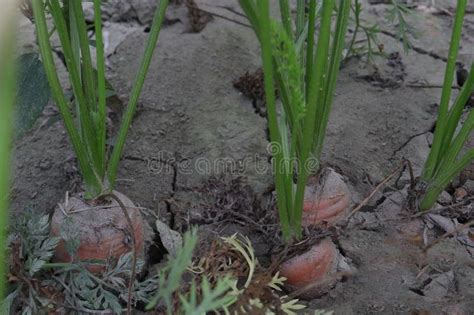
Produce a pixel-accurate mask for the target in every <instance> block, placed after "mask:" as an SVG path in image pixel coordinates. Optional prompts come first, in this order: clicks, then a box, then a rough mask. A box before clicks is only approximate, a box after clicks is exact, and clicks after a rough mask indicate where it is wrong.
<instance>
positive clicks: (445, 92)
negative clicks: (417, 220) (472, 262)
mask: <svg viewBox="0 0 474 315" xmlns="http://www.w3.org/2000/svg"><path fill="white" fill-rule="evenodd" d="M466 5H467V0H460V1H458V4H457V8H456V16H455V19H454V24H453V31H452V35H451V44H450V49H449V55H448V62H447V64H446V70H445V75H444V83H443V89H442V92H441V101H440V105H439V112H438V120H437V122H436V129H435V133H434V137H433V144H432V146H431V150H430V153H429V155H428V159H427V160H426V162H425V165H424V168H423V172H422V174H421V180H422V181H423V183H424V184H426V185H427V187H426V192H425V194H424V197H423V199H422V200H421V203H420V210H422V211H425V210H428V209H430V208H431V207H432V206H433V204H434V203H435V202H436V199H437V198H438V195H439V194H440V193H441V192H442V191H443V189H444V188H445V187H446V186H447V185H448V184H449V182H450V181H451V180H453V179H454V177H456V176H457V175H458V174H459V173H460V172H461V171H462V170H463V169H464V168H465V167H466V166H467V165H468V164H469V163H471V162H472V161H473V160H474V149H470V150H468V151H467V153H465V154H464V155H461V154H460V152H461V149H462V148H463V146H464V144H465V142H466V141H467V140H468V138H469V135H470V134H471V131H472V129H473V128H474V111H473V110H470V112H469V114H468V116H467V118H466V120H465V121H464V123H463V125H462V127H461V128H460V129H459V131H458V132H457V133H456V130H457V128H458V126H459V124H460V119H461V116H462V112H463V109H464V106H465V104H466V102H467V101H468V98H469V96H470V95H471V93H473V91H474V63H473V64H472V65H471V69H470V72H469V76H468V78H467V80H466V82H465V83H464V86H463V87H462V89H461V91H460V92H459V94H458V95H457V97H456V100H455V101H454V104H453V105H452V106H451V108H449V103H450V98H451V93H452V83H453V80H454V74H455V68H456V60H457V56H458V51H459V44H460V41H461V33H462V25H463V21H464V14H465V11H466Z"/></svg>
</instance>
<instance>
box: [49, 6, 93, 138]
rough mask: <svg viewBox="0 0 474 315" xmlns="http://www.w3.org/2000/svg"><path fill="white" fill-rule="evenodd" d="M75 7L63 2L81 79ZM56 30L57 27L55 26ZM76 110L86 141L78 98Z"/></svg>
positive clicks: (80, 131) (79, 47) (80, 130)
mask: <svg viewBox="0 0 474 315" xmlns="http://www.w3.org/2000/svg"><path fill="white" fill-rule="evenodd" d="M47 4H48V8H49V10H50V11H52V10H53V9H52V8H51V4H50V3H49V2H47ZM73 10H74V9H73V7H72V6H71V5H70V0H64V1H63V10H62V11H63V16H64V20H65V21H66V22H67V23H66V26H67V28H68V29H67V31H68V34H69V38H70V39H71V48H72V53H73V56H74V65H75V66H76V71H77V73H79V77H82V71H81V45H80V44H79V34H78V31H77V23H76V17H75V14H74V12H73ZM54 27H55V28H56V26H54ZM73 101H74V108H75V110H76V116H77V117H76V119H77V120H78V121H79V124H78V128H79V134H80V135H81V137H82V139H85V137H86V136H85V134H84V126H83V125H84V122H83V121H82V120H81V110H80V107H79V106H80V105H79V102H78V100H77V99H76V98H74V100H73Z"/></svg>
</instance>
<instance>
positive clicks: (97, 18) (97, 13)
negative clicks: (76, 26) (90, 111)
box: [94, 0, 107, 170]
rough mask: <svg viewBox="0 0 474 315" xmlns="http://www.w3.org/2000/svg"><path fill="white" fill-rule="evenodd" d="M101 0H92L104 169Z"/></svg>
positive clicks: (101, 155) (104, 105)
mask: <svg viewBox="0 0 474 315" xmlns="http://www.w3.org/2000/svg"><path fill="white" fill-rule="evenodd" d="M101 2H102V1H101V0H94V27H95V42H96V43H95V47H96V59H97V92H98V93H97V94H98V123H97V127H98V131H97V133H98V142H99V148H98V152H99V153H100V158H99V160H100V165H101V166H102V168H103V169H104V170H105V167H106V165H105V159H106V140H107V129H106V127H107V120H106V119H107V106H106V95H105V91H106V87H105V53H104V39H103V36H102V17H101Z"/></svg>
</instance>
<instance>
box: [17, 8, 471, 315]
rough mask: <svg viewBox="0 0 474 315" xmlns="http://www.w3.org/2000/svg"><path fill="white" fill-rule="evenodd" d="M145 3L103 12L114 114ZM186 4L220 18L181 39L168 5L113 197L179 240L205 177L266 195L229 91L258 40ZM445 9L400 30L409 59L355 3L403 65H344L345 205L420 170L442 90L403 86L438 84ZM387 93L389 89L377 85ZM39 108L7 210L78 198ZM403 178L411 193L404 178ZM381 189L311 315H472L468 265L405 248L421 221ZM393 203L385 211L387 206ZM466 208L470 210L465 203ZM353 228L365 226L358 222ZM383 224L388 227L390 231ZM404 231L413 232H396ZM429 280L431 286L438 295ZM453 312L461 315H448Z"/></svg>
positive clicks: (340, 153)
mask: <svg viewBox="0 0 474 315" xmlns="http://www.w3.org/2000/svg"><path fill="white" fill-rule="evenodd" d="M150 2H153V1H143V2H140V1H132V2H131V3H130V4H128V6H126V5H124V2H123V1H111V4H109V5H110V6H115V8H116V9H115V11H114V10H112V9H110V8H109V10H108V11H107V12H109V13H107V14H108V15H107V16H106V18H107V19H108V21H107V28H106V29H107V30H108V31H109V32H110V34H111V36H112V37H113V38H114V39H113V40H114V41H116V42H114V43H113V47H114V48H113V51H110V52H109V53H110V57H109V59H108V66H109V76H108V79H109V81H110V82H111V83H112V85H113V86H114V88H115V89H116V91H117V94H118V96H119V97H120V99H121V101H122V102H123V103H124V104H126V103H127V100H128V95H129V92H130V89H131V85H132V83H133V79H134V76H135V73H136V70H137V68H138V66H139V61H140V58H141V54H142V52H143V50H144V46H145V42H146V38H147V35H148V34H147V33H146V32H145V31H146V24H147V23H149V21H150V16H149V11H151V9H150V8H149V3H150ZM196 2H197V4H198V5H199V6H200V7H201V8H202V9H205V10H206V11H210V12H213V13H214V14H217V15H219V16H214V17H213V19H212V20H211V21H210V22H209V23H207V25H205V27H204V28H203V29H202V30H201V31H200V32H198V33H193V32H189V29H190V28H189V25H190V21H189V19H188V16H187V10H186V8H185V7H184V6H179V5H174V4H172V5H171V6H170V8H169V11H168V14H167V20H168V22H169V23H168V25H166V26H165V27H164V28H163V30H162V32H161V34H160V39H159V43H158V47H157V50H156V55H155V58H154V59H153V61H152V64H151V67H150V71H149V74H148V77H147V81H146V83H145V86H144V89H143V92H142V97H141V99H140V102H139V107H138V111H137V113H136V116H135V119H134V122H133V127H132V129H131V130H130V133H129V137H128V140H127V145H126V149H125V152H124V155H123V160H122V162H121V169H120V172H119V175H118V178H119V180H118V182H117V187H116V189H117V190H118V191H120V192H122V193H124V194H126V195H127V196H128V197H129V198H130V199H131V200H133V201H134V203H135V204H136V205H137V206H142V207H146V208H148V209H150V210H151V211H152V212H153V213H155V214H157V215H158V216H160V217H162V218H164V219H166V220H167V222H168V223H169V224H170V225H171V226H172V227H173V228H175V229H180V228H185V227H186V226H187V223H188V221H189V220H188V218H189V217H193V216H195V215H196V213H198V214H199V211H201V210H202V207H203V206H202V200H203V196H202V193H201V192H200V189H201V188H202V187H203V186H205V185H206V183H207V182H208V180H209V179H210V178H211V177H212V176H215V175H219V174H222V173H225V174H226V176H225V178H227V179H228V180H229V179H230V178H235V177H241V178H242V181H243V183H244V184H245V185H248V187H251V190H252V194H254V195H255V196H256V198H257V199H260V198H263V196H266V195H268V192H271V191H272V186H273V184H272V176H271V172H270V169H269V157H270V155H269V152H268V151H267V148H268V139H267V131H266V128H267V126H266V119H265V118H262V117H261V116H260V115H258V114H256V113H255V108H254V107H253V105H252V102H251V101H250V100H249V99H248V98H246V97H245V96H243V95H242V94H241V93H240V92H239V91H237V90H236V89H235V88H234V87H233V85H232V82H233V81H234V80H235V79H237V78H238V77H240V76H242V75H243V74H244V73H245V72H246V71H251V72H252V71H255V70H256V69H257V68H258V67H259V65H260V52H259V48H258V42H257V40H256V38H255V35H254V33H253V31H252V30H251V29H250V28H248V27H246V26H242V25H240V24H238V23H236V22H235V21H238V22H240V23H246V21H245V19H244V18H242V17H241V16H239V15H238V14H236V13H235V12H240V8H239V6H238V4H237V1H234V0H226V1H217V0H201V1H196ZM451 2H452V1H437V2H436V3H437V5H439V6H440V7H442V8H443V10H444V11H442V12H444V13H442V14H433V12H431V11H428V10H425V9H423V8H418V9H416V10H415V11H414V13H413V15H412V16H410V17H409V21H410V22H411V23H413V24H414V25H415V26H416V30H417V32H418V33H419V37H418V38H417V39H414V40H413V43H414V45H415V48H416V49H414V50H411V51H410V52H409V53H408V54H405V53H404V52H403V46H402V44H401V43H400V42H399V41H398V40H397V39H396V38H394V37H393V36H391V35H390V34H391V33H393V32H394V31H393V28H391V27H390V26H389V25H388V23H387V22H386V21H385V19H384V15H385V12H386V11H387V8H388V7H387V6H385V5H369V4H368V3H367V2H366V1H362V3H363V5H364V7H365V8H366V13H365V16H364V18H366V19H367V20H368V21H378V23H380V26H381V28H382V30H384V31H386V32H385V33H383V34H380V35H379V39H380V41H381V42H382V43H383V45H384V51H385V52H386V53H387V54H391V53H399V54H400V57H401V59H398V60H397V61H396V62H395V66H394V65H393V64H390V61H393V60H392V59H389V60H387V59H384V58H377V59H376V62H377V65H378V67H379V71H380V77H379V78H375V79H373V78H374V76H373V72H372V69H371V68H370V67H369V68H368V67H367V66H366V63H365V61H364V60H362V59H358V58H351V59H349V60H347V61H346V62H345V64H344V66H343V68H342V70H341V73H340V77H339V80H338V84H337V90H336V97H335V101H334V106H333V111H332V113H331V117H330V123H329V127H328V131H327V138H326V146H325V149H324V152H323V162H324V163H325V164H329V165H331V166H333V167H334V168H335V169H337V170H338V171H339V172H340V173H341V174H343V175H344V177H345V179H346V180H347V182H348V184H349V185H350V188H351V190H352V192H353V202H354V204H357V203H359V202H360V201H361V200H362V199H364V198H365V197H366V196H367V195H368V194H369V193H370V192H371V191H372V190H373V189H374V188H375V186H376V185H377V184H378V183H380V182H381V181H382V180H383V179H384V177H385V176H387V175H388V174H390V173H391V172H392V171H393V170H394V169H395V168H397V167H398V166H399V165H400V163H401V161H402V159H404V158H406V159H409V160H410V161H411V162H412V163H413V165H414V169H415V173H416V174H419V172H420V169H421V167H422V165H423V161H424V159H425V158H426V155H427V152H428V150H429V143H430V141H431V131H432V128H433V124H434V122H435V120H436V113H437V103H438V102H439V98H440V93H441V89H439V88H419V87H410V86H409V85H441V84H442V78H443V72H444V67H445V63H444V61H443V60H442V58H441V59H440V58H439V57H445V56H446V54H447V48H448V43H449V36H450V28H451V21H452V17H451V16H449V14H447V13H446V12H448V13H449V12H452V3H451ZM147 3H148V5H147ZM222 17H225V18H227V19H224V18H222ZM228 19H231V20H233V21H229V20H228ZM465 24H466V26H465V32H464V34H463V46H462V47H461V50H460V61H462V62H464V63H467V62H469V61H472V60H473V52H474V15H473V14H468V15H467V16H466V21H465ZM124 29H127V31H126V32H124ZM21 31H22V32H23V33H25V34H26V35H25V37H22V38H23V40H22V43H21V48H22V49H23V50H35V45H32V44H31V42H32V40H33V38H34V37H33V36H32V28H31V26H28V22H25V23H23V24H22V29H21ZM120 34H125V35H124V36H120ZM114 36H115V37H114ZM368 77H369V78H372V79H370V80H369V79H367V78H368ZM400 77H401V78H403V80H402V81H401V80H400ZM387 82H388V83H387ZM393 82H395V83H396V84H395V85H396V86H385V85H386V84H388V85H392V84H391V83H393ZM48 110H49V112H48V111H45V114H44V115H43V117H41V118H40V123H39V124H38V126H37V127H36V128H35V129H34V130H32V131H31V132H30V133H29V134H28V135H27V136H25V137H24V138H23V139H21V140H18V141H17V142H16V146H15V157H14V161H13V173H14V181H13V190H12V199H13V201H12V209H13V211H15V212H17V211H22V210H24V209H25V208H27V207H34V208H35V209H36V210H37V211H40V212H43V213H48V212H49V213H51V212H52V211H53V209H54V207H55V206H56V204H57V203H59V202H61V201H62V199H63V198H64V195H65V193H66V191H78V190H80V177H79V174H78V172H77V168H76V165H75V161H74V158H73V152H72V149H71V147H70V145H69V142H68V139H67V135H66V133H65V131H64V128H63V126H62V124H61V122H59V121H57V122H53V123H45V124H42V123H41V122H45V121H50V119H49V118H50V117H49V115H51V111H53V114H54V110H52V107H48ZM48 119H49V120H48ZM471 143H472V142H471ZM229 161H233V162H232V163H231V162H229ZM471 167H472V166H471ZM229 173H231V175H230V176H228V175H229ZM403 180H404V181H405V182H404V183H407V182H408V177H407V176H403ZM402 182H403V181H402ZM391 188H392V189H386V190H385V191H380V192H378V193H377V194H376V196H375V197H374V198H373V199H372V200H371V201H370V202H369V205H368V206H367V207H365V208H363V209H362V211H361V212H359V213H358V214H357V215H356V216H354V218H353V220H352V222H351V224H349V226H348V227H347V230H344V231H343V232H342V235H341V236H340V237H339V239H338V246H339V248H340V249H341V251H342V253H343V254H344V255H346V256H347V257H348V258H350V259H351V260H352V264H353V265H354V266H355V267H356V268H357V272H356V273H355V275H354V276H353V277H351V278H349V279H348V280H347V281H345V282H342V283H339V284H338V285H337V286H336V288H335V289H334V290H332V291H331V292H329V294H327V295H326V296H324V297H323V298H321V299H317V300H313V301H311V302H310V303H309V305H310V306H311V307H312V308H314V309H318V308H324V309H327V310H334V311H335V314H472V313H469V311H468V310H469V309H471V311H472V310H473V309H474V304H473V301H474V264H473V260H472V257H471V256H469V253H468V252H467V251H466V250H465V249H464V247H463V246H461V245H460V243H459V242H457V241H456V240H454V239H451V238H448V239H446V240H445V241H442V242H441V243H440V244H438V245H436V246H434V247H433V248H431V249H430V250H429V251H428V253H427V254H426V255H425V254H423V253H422V252H421V249H420V244H419V243H417V242H416V241H413V240H412V238H415V237H418V236H419V235H418V232H419V230H420V229H421V231H423V228H424V227H425V225H426V223H425V221H421V220H420V221H416V220H413V219H407V217H409V215H410V213H409V212H408V211H407V210H406V209H405V207H403V205H404V204H403V199H404V198H401V199H400V198H398V197H397V198H398V199H397V198H396V197H394V196H395V195H397V194H398V195H400V194H403V193H402V192H395V193H393V194H392V195H389V193H388V191H389V190H396V189H395V188H394V187H391ZM398 195H397V196H398ZM387 196H388V197H387ZM450 197H451V196H450V195H448V198H450ZM393 199H396V200H398V201H397V202H398V203H397V202H395V203H394V202H393ZM389 201H390V202H392V204H390V205H387V203H388V202H389ZM468 207H470V211H471V212H472V205H468ZM245 210H247V211H248V210H250V209H245ZM360 216H362V219H363V220H362V221H363V222H365V223H363V224H359V223H360V222H359V221H357V220H356V219H357V218H359V219H360ZM364 216H366V217H364ZM375 216H376V220H375V221H378V223H376V224H375V223H373V224H375V227H374V226H370V227H369V228H368V227H367V226H366V225H367V224H366V223H367V222H366V221H367V220H368V219H367V218H369V219H370V218H372V219H373V218H374V217H375ZM354 220H355V221H354ZM391 220H392V221H393V222H396V223H393V224H392V223H386V222H392V221H391ZM362 221H361V222H362ZM354 222H355V223H354ZM358 222H359V223H358ZM418 225H420V226H418ZM246 228H248V227H246ZM411 228H413V230H414V231H415V232H413V233H412V234H410V233H408V234H409V235H407V233H403V232H404V231H406V230H410V229H411ZM430 231H431V233H432V238H435V236H439V235H441V234H443V233H442V231H439V230H438V231H437V233H435V231H436V229H434V228H433V229H430ZM431 240H432V239H431ZM443 277H444V278H446V279H447V280H446V279H444V278H443ZM442 280H443V281H444V282H443V281H442ZM446 281H447V282H446ZM438 282H441V283H442V284H441V288H439V287H437V286H436V285H435V284H434V283H438ZM430 283H432V284H431V287H430ZM446 284H449V287H448V288H445V287H446ZM427 287H428V288H427ZM443 288H444V289H443ZM469 303H470V304H469ZM455 308H458V309H461V310H464V311H465V312H464V313H455V312H454V311H453V310H454V309H455ZM423 310H427V311H429V312H430V313H422V311H423Z"/></svg>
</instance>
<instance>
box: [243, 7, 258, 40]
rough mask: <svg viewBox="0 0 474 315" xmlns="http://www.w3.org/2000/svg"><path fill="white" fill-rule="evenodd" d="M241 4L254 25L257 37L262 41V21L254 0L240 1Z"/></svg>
mask: <svg viewBox="0 0 474 315" xmlns="http://www.w3.org/2000/svg"><path fill="white" fill-rule="evenodd" d="M239 4H240V7H241V8H242V10H243V11H244V13H245V15H246V16H247V19H248V20H249V22H250V24H251V25H252V29H253V30H254V32H255V35H257V38H258V39H260V20H259V16H258V13H257V7H256V5H255V2H254V1H253V0H239Z"/></svg>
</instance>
